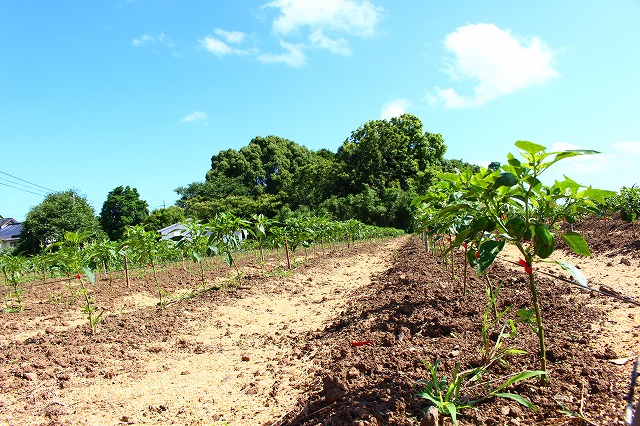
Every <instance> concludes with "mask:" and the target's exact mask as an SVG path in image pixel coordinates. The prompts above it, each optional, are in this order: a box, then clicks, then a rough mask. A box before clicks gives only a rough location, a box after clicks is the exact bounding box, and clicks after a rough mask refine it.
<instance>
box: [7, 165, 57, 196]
mask: <svg viewBox="0 0 640 426" xmlns="http://www.w3.org/2000/svg"><path fill="white" fill-rule="evenodd" d="M0 173H2V174H3V175H7V176H10V177H12V178H14V179H18V180H19V181H22V182H25V183H28V184H29V185H32V186H37V187H38V188H42V189H45V190H47V191H48V192H56V191H55V190H53V189H51V188H47V187H45V186H42V185H38V184H37V183H33V182H29V181H28V180H24V179H22V178H19V177H17V176H14V175H11V174H9V173H7V172H3V171H2V170H0Z"/></svg>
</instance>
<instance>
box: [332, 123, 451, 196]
mask: <svg viewBox="0 0 640 426" xmlns="http://www.w3.org/2000/svg"><path fill="white" fill-rule="evenodd" d="M445 151H446V146H445V144H444V140H443V139H442V136H441V135H439V134H432V133H428V132H427V133H423V131H422V123H421V122H420V120H419V119H418V118H417V117H416V116H413V115H410V114H404V115H402V116H400V117H394V118H392V119H390V120H372V121H368V122H367V123H365V124H364V125H363V126H361V127H360V128H358V129H357V130H355V131H354V132H352V133H351V136H350V137H349V139H347V140H346V141H345V142H344V143H343V144H342V146H341V147H340V148H339V149H338V153H337V158H338V160H340V161H341V162H342V163H343V164H344V169H343V176H342V178H343V179H344V180H345V182H346V184H347V185H349V187H350V188H362V187H364V186H365V185H368V186H369V187H371V188H375V189H377V190H382V188H386V187H389V186H391V185H392V184H394V183H395V184H397V185H399V186H400V187H401V188H402V189H404V190H407V189H409V187H410V184H411V182H412V181H415V182H416V186H417V188H418V190H425V189H426V188H427V187H428V186H429V184H430V183H431V182H430V181H428V180H427V179H426V172H427V171H428V170H429V169H430V168H431V167H433V166H440V165H441V163H442V161H443V159H444V158H443V156H444V153H445Z"/></svg>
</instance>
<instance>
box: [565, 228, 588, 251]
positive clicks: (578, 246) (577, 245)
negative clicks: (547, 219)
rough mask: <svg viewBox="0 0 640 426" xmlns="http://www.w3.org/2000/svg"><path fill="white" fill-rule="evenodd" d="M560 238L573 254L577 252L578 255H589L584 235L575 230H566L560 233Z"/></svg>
mask: <svg viewBox="0 0 640 426" xmlns="http://www.w3.org/2000/svg"><path fill="white" fill-rule="evenodd" d="M562 239H563V240H564V242H565V243H567V245H568V246H569V248H571V250H573V252H574V253H575V254H579V255H580V256H591V252H590V251H589V245H588V244H587V242H586V241H585V239H584V237H583V236H582V235H580V234H578V233H577V232H567V233H566V234H562Z"/></svg>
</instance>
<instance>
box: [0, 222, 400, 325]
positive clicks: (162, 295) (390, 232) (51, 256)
mask: <svg viewBox="0 0 640 426" xmlns="http://www.w3.org/2000/svg"><path fill="white" fill-rule="evenodd" d="M182 225H183V229H182V230H181V232H180V234H179V235H177V236H175V237H173V238H172V239H162V238H161V236H160V234H158V233H157V232H155V231H146V230H145V229H144V228H143V227H141V226H132V227H128V228H127V229H126V231H125V236H124V238H123V239H122V240H120V241H109V240H106V239H105V240H103V241H98V242H89V241H88V239H87V236H88V234H86V233H83V232H79V233H74V232H67V233H66V234H65V235H64V239H63V240H62V241H58V242H54V243H52V244H50V245H49V246H48V247H47V249H46V250H45V251H44V252H43V253H42V254H39V255H35V256H31V257H25V256H22V255H11V254H9V253H2V254H0V270H2V273H3V277H4V281H5V287H6V289H5V291H4V302H5V309H4V310H5V312H12V311H13V312H15V311H20V310H22V304H23V297H22V293H23V291H24V287H25V284H26V283H27V282H33V283H35V282H36V281H37V282H42V281H45V282H51V281H47V280H53V279H62V281H65V282H66V283H67V285H68V288H69V291H70V293H71V295H72V296H73V297H76V296H78V295H81V296H82V297H83V298H84V301H85V306H84V311H85V312H86V314H87V318H88V320H89V325H90V326H91V331H92V332H95V330H96V326H97V324H98V322H99V321H100V318H101V314H102V313H98V312H96V310H95V308H94V300H93V297H92V296H91V294H90V291H89V290H90V289H89V288H88V285H89V284H93V283H94V281H95V278H94V274H95V273H96V271H100V272H104V273H105V274H106V275H107V276H108V277H109V280H110V282H111V280H112V276H111V273H112V272H113V271H115V270H121V271H124V274H125V279H126V283H127V286H128V285H129V271H130V269H132V268H136V267H150V268H151V269H152V272H153V277H154V283H155V286H156V290H157V294H158V299H159V306H160V307H161V308H162V307H164V306H165V305H166V303H167V294H168V293H167V292H166V291H165V290H164V289H163V288H162V286H161V284H160V281H159V280H158V275H157V266H158V265H160V264H163V263H167V262H175V261H183V262H184V261H185V260H189V261H191V262H193V263H194V264H197V265H198V270H199V278H200V285H201V287H200V291H206V290H208V284H207V283H206V282H205V274H204V264H203V259H205V258H207V257H211V256H217V255H220V256H222V257H223V258H224V260H225V262H226V263H227V265H228V266H229V267H230V268H231V267H233V268H235V273H236V276H235V278H234V279H235V280H236V281H238V282H239V281H240V280H241V278H242V273H241V271H240V270H239V269H238V267H237V264H236V262H235V260H234V257H235V255H236V254H237V253H239V252H241V251H245V250H256V252H257V253H259V255H258V256H259V259H260V264H261V267H262V269H263V273H264V250H265V249H272V248H276V249H278V248H281V249H284V253H285V256H286V265H287V269H291V267H292V262H291V256H290V253H292V252H295V251H296V250H297V249H298V248H299V247H304V248H308V247H311V246H312V245H318V246H323V247H324V246H325V245H329V244H337V243H346V244H351V243H352V242H354V241H357V240H362V239H370V238H378V237H383V236H394V235H399V234H401V233H402V232H403V231H400V230H397V229H392V228H379V227H375V226H369V225H365V224H363V223H361V222H359V221H357V220H348V221H343V222H337V221H332V220H329V219H327V218H319V217H309V216H301V217H290V218H288V219H286V220H285V221H284V222H283V223H278V222H276V221H274V220H272V219H268V218H266V217H264V216H262V215H255V216H253V217H252V218H251V219H250V220H247V219H243V218H239V217H236V216H234V215H231V214H219V215H217V216H215V217H214V219H213V220H211V221H210V222H208V223H198V222H196V221H191V220H189V221H186V222H184V223H183V224H182ZM76 283H77V285H78V286H79V288H78V287H76Z"/></svg>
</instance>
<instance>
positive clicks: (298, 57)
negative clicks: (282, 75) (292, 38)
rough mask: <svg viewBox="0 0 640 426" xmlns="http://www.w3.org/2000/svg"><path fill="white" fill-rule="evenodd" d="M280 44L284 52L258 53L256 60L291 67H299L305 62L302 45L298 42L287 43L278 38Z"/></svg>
mask: <svg viewBox="0 0 640 426" xmlns="http://www.w3.org/2000/svg"><path fill="white" fill-rule="evenodd" d="M280 46H281V47H282V48H283V49H284V50H285V52H284V53H279V54H271V53H263V54H260V55H258V60H259V61H260V62H264V63H268V64H277V63H283V64H287V65H290V66H292V67H299V66H301V65H304V64H305V62H306V60H307V57H306V55H305V53H304V47H303V46H301V45H299V44H292V43H287V42H286V41H283V40H280Z"/></svg>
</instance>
